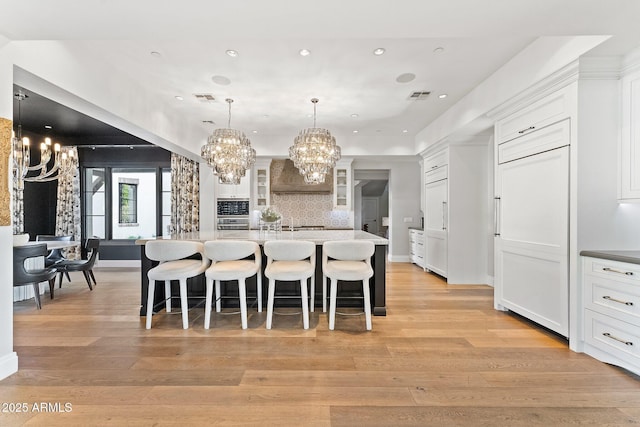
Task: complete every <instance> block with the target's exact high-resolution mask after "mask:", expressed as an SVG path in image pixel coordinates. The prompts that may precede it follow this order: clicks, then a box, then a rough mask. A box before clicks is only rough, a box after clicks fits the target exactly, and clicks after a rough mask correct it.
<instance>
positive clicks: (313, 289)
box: [309, 274, 316, 313]
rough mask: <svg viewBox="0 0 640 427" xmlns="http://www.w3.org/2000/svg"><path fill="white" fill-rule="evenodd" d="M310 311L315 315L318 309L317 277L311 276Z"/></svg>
mask: <svg viewBox="0 0 640 427" xmlns="http://www.w3.org/2000/svg"><path fill="white" fill-rule="evenodd" d="M309 307H310V309H309V310H310V311H311V312H312V313H313V312H314V311H315V307H316V275H315V274H314V275H313V276H311V302H310V303H309Z"/></svg>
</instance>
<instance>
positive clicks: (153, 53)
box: [150, 50, 162, 58]
mask: <svg viewBox="0 0 640 427" xmlns="http://www.w3.org/2000/svg"><path fill="white" fill-rule="evenodd" d="M150 54H151V56H153V57H155V58H160V57H161V56H162V54H161V53H160V52H156V51H155V50H152V51H151V53H150Z"/></svg>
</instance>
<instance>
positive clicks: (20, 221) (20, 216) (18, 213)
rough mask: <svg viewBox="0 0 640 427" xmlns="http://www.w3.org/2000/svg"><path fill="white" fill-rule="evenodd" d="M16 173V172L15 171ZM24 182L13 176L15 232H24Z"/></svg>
mask: <svg viewBox="0 0 640 427" xmlns="http://www.w3.org/2000/svg"><path fill="white" fill-rule="evenodd" d="M14 175H15V172H14ZM21 184H22V183H21V182H20V181H19V180H18V179H17V178H16V177H15V176H14V178H13V192H12V194H11V197H12V198H13V234H22V233H24V199H23V196H24V189H23V188H22V185H21Z"/></svg>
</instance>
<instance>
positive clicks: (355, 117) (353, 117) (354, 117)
mask: <svg viewBox="0 0 640 427" xmlns="http://www.w3.org/2000/svg"><path fill="white" fill-rule="evenodd" d="M358 117H360V116H359V115H357V114H356V113H353V114H352V115H351V118H352V119H357V118H358Z"/></svg>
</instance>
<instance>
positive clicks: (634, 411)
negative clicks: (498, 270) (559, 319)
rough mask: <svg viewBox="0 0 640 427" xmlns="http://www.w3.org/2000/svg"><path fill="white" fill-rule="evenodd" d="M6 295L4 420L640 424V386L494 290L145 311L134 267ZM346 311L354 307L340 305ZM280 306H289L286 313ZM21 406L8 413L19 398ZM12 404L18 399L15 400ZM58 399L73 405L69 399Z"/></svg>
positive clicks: (435, 283) (392, 289)
mask: <svg viewBox="0 0 640 427" xmlns="http://www.w3.org/2000/svg"><path fill="white" fill-rule="evenodd" d="M95 274H96V278H97V280H98V286H97V287H95V289H94V290H93V291H89V289H88V287H87V285H86V283H85V282H84V278H83V277H82V275H81V274H76V273H72V280H73V282H72V283H67V282H65V283H64V285H63V287H62V289H60V290H56V298H55V299H54V300H53V301H52V300H50V299H48V295H45V297H44V298H43V307H42V310H36V309H35V304H34V302H33V301H32V300H29V301H23V302H19V303H15V304H14V313H15V314H14V337H15V338H14V340H15V343H14V344H15V350H16V352H17V353H18V357H19V365H20V370H19V372H18V373H17V374H14V375H12V376H11V377H9V378H7V379H5V380H3V381H0V402H2V404H3V407H2V408H0V410H2V411H0V425H1V426H14V425H16V426H17V425H46V426H57V425H60V426H70V425H73V426H75V425H78V426H89V425H92V426H95V425H113V426H125V425H126V426H138V425H139V426H148V425H159V426H162V425H180V426H191V425H194V426H198V425H229V426H231V425H260V426H270V425H278V426H564V425H570V426H576V425H580V426H623V425H638V424H640V379H639V378H638V377H637V376H635V375H632V374H630V373H629V372H627V371H624V370H622V369H619V368H616V367H613V366H609V365H606V364H604V363H601V362H598V361H597V360H595V359H592V358H590V357H589V356H586V355H584V354H578V353H574V352H571V351H570V350H569V349H568V348H567V343H566V341H565V340H564V339H562V338H560V337H558V336H556V335H554V334H552V333H550V332H548V331H546V330H544V329H541V328H539V327H536V326H535V325H534V324H531V323H529V322H528V321H526V320H524V319H522V318H520V317H517V316H514V315H511V314H508V313H502V312H498V311H495V310H494V309H493V289H492V288H490V287H488V286H452V285H447V284H446V283H445V282H444V281H443V280H442V279H441V278H439V277H437V276H434V275H431V274H427V273H424V272H422V270H421V269H420V268H418V267H416V266H414V265H411V264H403V263H391V264H389V265H388V269H387V283H388V286H387V313H388V315H387V316H386V317H374V319H373V331H370V332H367V331H365V325H364V317H363V316H339V317H338V318H337V320H336V330H335V331H329V330H328V327H327V317H326V315H325V314H323V313H319V312H317V311H316V312H315V313H312V321H311V328H310V329H309V330H307V331H305V330H303V329H302V322H301V318H300V317H301V316H300V315H298V314H295V311H296V310H293V309H289V308H287V309H285V308H282V309H278V310H277V312H278V313H280V314H276V315H275V316H274V324H273V328H274V329H272V330H270V331H268V330H266V329H265V318H266V311H263V312H262V313H257V312H256V311H255V309H250V310H249V313H250V317H249V329H247V330H245V331H243V330H242V329H241V328H240V316H239V314H235V313H226V314H222V315H221V314H216V313H214V314H213V317H212V325H211V329H210V330H204V329H203V314H204V308H203V307H202V306H200V307H196V308H194V309H192V310H190V313H189V320H190V324H191V328H190V329H188V330H186V331H185V330H183V329H182V328H181V318H180V313H179V310H178V311H177V312H175V313H170V314H167V313H164V311H163V312H161V313H159V314H158V315H156V316H154V319H153V328H152V329H151V330H146V329H145V328H144V320H145V318H144V317H140V316H139V315H138V313H139V302H140V290H139V274H140V273H139V271H138V270H137V269H96V271H95ZM342 311H347V312H348V311H353V309H343V310H342ZM285 314H287V315H285ZM22 403H24V404H26V405H25V406H24V407H22V406H21V407H20V408H21V409H26V411H25V412H21V413H17V412H15V411H16V410H17V409H16V406H15V404H22ZM10 404H14V406H13V407H10ZM65 404H68V405H67V406H65Z"/></svg>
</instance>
